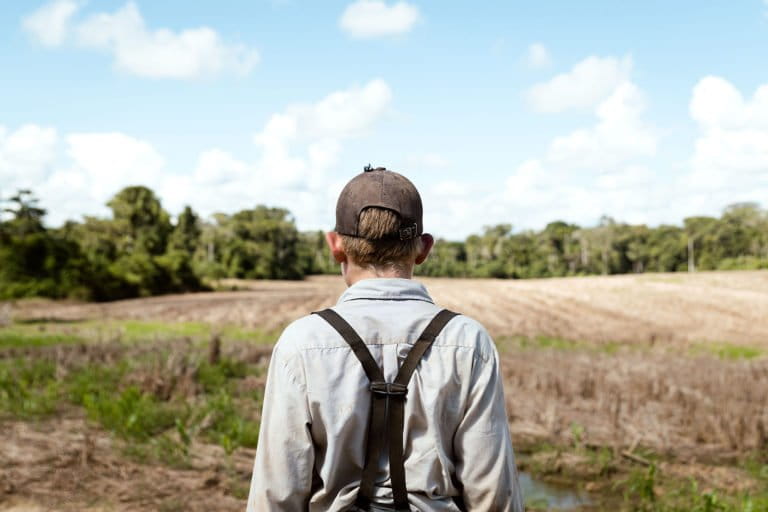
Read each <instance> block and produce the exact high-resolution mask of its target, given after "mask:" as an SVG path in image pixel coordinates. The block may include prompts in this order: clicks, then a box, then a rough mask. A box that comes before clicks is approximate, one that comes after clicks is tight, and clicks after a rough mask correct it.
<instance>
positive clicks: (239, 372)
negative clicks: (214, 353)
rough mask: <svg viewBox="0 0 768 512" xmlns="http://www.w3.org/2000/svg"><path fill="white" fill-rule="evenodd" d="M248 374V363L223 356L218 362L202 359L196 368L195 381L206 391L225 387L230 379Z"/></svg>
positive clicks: (210, 391) (240, 377) (211, 391)
mask: <svg viewBox="0 0 768 512" xmlns="http://www.w3.org/2000/svg"><path fill="white" fill-rule="evenodd" d="M247 374H248V365H247V364H245V363H244V362H243V361H235V360H233V359H228V358H223V359H221V360H220V361H219V362H218V363H215V364H211V363H209V362H208V361H203V362H201V363H200V366H198V368H197V381H198V382H199V383H200V384H201V385H202V386H203V389H204V390H205V391H206V392H207V393H213V392H215V391H217V390H219V389H221V388H224V387H226V385H227V383H228V381H229V380H230V379H242V378H243V377H245V376H246V375H247Z"/></svg>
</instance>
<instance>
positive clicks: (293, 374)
mask: <svg viewBox="0 0 768 512" xmlns="http://www.w3.org/2000/svg"><path fill="white" fill-rule="evenodd" d="M285 338H287V336H286V333H283V336H281V339H280V340H279V341H278V343H277V345H276V346H275V350H274V351H273V354H272V359H271V360H270V363H269V373H268V374H267V385H266V389H265V392H264V405H263V408H262V414H261V427H260V430H259V443H258V446H257V447H256V459H255V462H254V467H253V477H252V479H251V489H250V493H249V495H248V506H247V509H246V511H247V512H263V511H286V512H287V511H297V510H307V507H308V503H309V498H310V494H311V490H312V472H313V466H314V450H313V445H312V436H311V433H310V426H311V418H310V414H309V409H308V404H307V395H306V381H305V378H304V370H303V367H302V365H301V360H300V357H299V355H298V354H297V353H290V351H289V350H287V349H286V347H285V346H284V344H285V343H286V342H287V341H288V340H287V339H285Z"/></svg>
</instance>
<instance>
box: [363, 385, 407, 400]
mask: <svg viewBox="0 0 768 512" xmlns="http://www.w3.org/2000/svg"><path fill="white" fill-rule="evenodd" d="M371 392H372V393H373V394H374V395H384V396H386V397H401V396H402V397H404V396H405V395H407V394H408V387H407V386H406V385H405V384H398V383H397V382H382V381H376V382H371Z"/></svg>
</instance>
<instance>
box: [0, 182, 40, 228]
mask: <svg viewBox="0 0 768 512" xmlns="http://www.w3.org/2000/svg"><path fill="white" fill-rule="evenodd" d="M5 202H6V203H9V204H10V206H7V207H5V208H3V211H4V212H6V213H10V214H11V216H12V217H11V220H10V221H9V222H8V223H6V229H7V230H9V231H11V232H13V233H16V234H21V235H25V234H28V233H36V232H40V231H43V230H44V229H45V228H43V217H45V213H46V211H45V210H44V209H43V208H40V207H39V206H38V202H39V201H38V199H37V198H36V197H35V196H34V194H33V193H32V191H31V190H28V189H21V190H19V191H18V192H16V194H15V195H13V196H11V197H10V198H9V199H7V200H6V201H5Z"/></svg>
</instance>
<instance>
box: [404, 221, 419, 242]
mask: <svg viewBox="0 0 768 512" xmlns="http://www.w3.org/2000/svg"><path fill="white" fill-rule="evenodd" d="M418 232H419V226H418V225H417V224H416V223H415V222H414V223H413V226H408V227H407V228H400V240H411V239H412V238H416V234H417V233H418Z"/></svg>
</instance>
